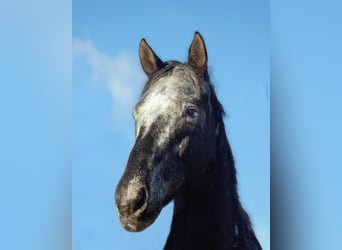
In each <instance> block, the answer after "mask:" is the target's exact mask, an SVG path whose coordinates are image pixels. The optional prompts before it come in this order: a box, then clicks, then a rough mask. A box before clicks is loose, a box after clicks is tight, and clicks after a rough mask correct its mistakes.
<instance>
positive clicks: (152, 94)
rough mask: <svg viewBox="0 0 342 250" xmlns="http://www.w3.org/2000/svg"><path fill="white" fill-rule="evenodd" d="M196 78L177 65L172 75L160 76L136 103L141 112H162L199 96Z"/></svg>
mask: <svg viewBox="0 0 342 250" xmlns="http://www.w3.org/2000/svg"><path fill="white" fill-rule="evenodd" d="M196 84H197V83H196V80H195V78H194V77H193V76H191V75H190V74H189V73H188V72H186V71H185V70H184V69H183V68H180V67H179V68H178V67H176V68H175V69H174V70H173V72H172V74H171V75H167V76H164V77H161V78H159V79H158V80H157V81H156V82H154V83H153V85H152V86H151V87H150V88H149V89H148V90H147V92H146V93H145V94H144V95H143V97H142V99H141V100H140V101H139V102H138V104H137V105H136V109H137V110H138V112H139V113H146V112H147V113H150V112H151V111H153V112H154V113H155V112H156V113H161V112H163V111H165V109H168V108H175V106H177V107H178V105H179V104H180V103H183V102H190V101H192V100H195V99H198V98H199V91H198V89H197V87H196Z"/></svg>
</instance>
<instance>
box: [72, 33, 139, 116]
mask: <svg viewBox="0 0 342 250" xmlns="http://www.w3.org/2000/svg"><path fill="white" fill-rule="evenodd" d="M72 53H73V58H74V59H75V58H77V57H80V56H85V58H86V60H87V63H88V64H89V66H90V68H91V77H92V80H93V81H94V82H95V83H97V84H101V85H104V86H105V87H106V88H107V89H108V90H109V91H110V93H111V96H112V100H113V112H114V114H115V116H117V117H120V116H121V115H122V114H125V113H130V110H129V109H131V108H132V107H133V105H134V102H135V101H137V97H138V95H139V91H140V90H141V88H142V83H143V81H144V76H143V74H142V71H141V70H140V69H139V67H140V66H139V65H137V64H138V63H137V61H136V55H134V56H133V55H130V54H128V53H121V54H118V55H117V56H115V57H111V56H109V55H107V54H105V53H103V52H101V51H99V50H98V49H97V48H96V47H95V45H94V44H93V43H92V42H90V41H82V40H79V39H73V45H72Z"/></svg>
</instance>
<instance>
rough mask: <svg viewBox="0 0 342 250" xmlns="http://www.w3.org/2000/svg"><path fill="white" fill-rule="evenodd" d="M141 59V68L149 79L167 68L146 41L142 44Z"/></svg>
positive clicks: (140, 47)
mask: <svg viewBox="0 0 342 250" xmlns="http://www.w3.org/2000/svg"><path fill="white" fill-rule="evenodd" d="M139 58H140V63H141V67H142V68H143V70H144V71H145V73H146V75H148V76H149V77H151V76H152V75H153V74H154V73H155V72H157V71H158V70H160V69H161V68H163V67H164V66H165V64H164V63H163V62H162V60H160V59H159V57H158V56H157V55H156V54H155V53H154V51H153V50H152V48H151V47H150V46H149V45H148V44H147V42H146V41H145V39H142V40H141V42H140V46H139Z"/></svg>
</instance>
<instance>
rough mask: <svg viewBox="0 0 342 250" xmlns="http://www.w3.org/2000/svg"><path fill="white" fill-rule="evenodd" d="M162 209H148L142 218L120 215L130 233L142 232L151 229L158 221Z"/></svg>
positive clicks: (123, 224)
mask: <svg viewBox="0 0 342 250" xmlns="http://www.w3.org/2000/svg"><path fill="white" fill-rule="evenodd" d="M161 210H162V207H160V208H155V209H152V208H148V209H147V210H146V211H145V212H144V213H143V214H141V215H140V216H138V217H137V216H135V215H134V214H133V215H130V216H122V215H120V213H119V218H120V222H121V224H122V226H123V227H124V228H125V229H126V230H127V231H129V232H141V231H143V230H145V229H146V228H147V227H149V226H150V225H151V224H153V222H154V221H155V220H156V219H157V217H158V215H159V214H160V211H161Z"/></svg>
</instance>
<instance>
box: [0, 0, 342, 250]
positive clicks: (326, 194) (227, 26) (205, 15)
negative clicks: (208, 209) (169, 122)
mask: <svg viewBox="0 0 342 250" xmlns="http://www.w3.org/2000/svg"><path fill="white" fill-rule="evenodd" d="M113 2H114V1H113ZM139 3H140V6H138V5H137V4H139ZM163 3H164V4H161V1H151V2H146V1H139V2H138V1H137V2H134V3H133V2H129V3H127V1H126V2H125V6H124V5H121V4H120V3H118V1H115V3H112V4H111V3H110V2H109V1H107V2H99V1H97V2H96V3H95V1H94V2H93V3H92V4H91V3H89V2H87V1H74V2H73V3H71V1H69V0H60V1H53V0H44V1H43V0H32V1H2V2H1V8H0V13H1V15H0V30H1V34H2V36H1V41H0V50H1V53H0V54H1V57H0V68H1V74H0V88H1V91H0V114H1V125H0V128H1V129H0V151H1V153H0V197H1V205H0V221H1V223H0V234H1V240H0V249H34V250H37V249H44V250H46V249H70V244H71V233H70V231H71V223H70V220H71V214H70V213H71V198H73V207H72V209H73V221H72V222H73V245H74V249H147V248H146V245H147V244H149V245H150V244H151V245H153V248H154V249H161V246H162V245H163V244H164V241H165V238H166V235H167V232H168V230H169V229H168V226H169V223H170V219H171V218H170V217H171V213H170V212H171V210H170V207H167V208H166V209H165V210H164V211H163V213H162V215H161V216H160V217H159V218H158V220H157V221H156V223H155V224H154V225H152V226H151V227H150V228H149V229H147V230H146V231H144V232H143V233H139V234H134V233H127V232H125V231H124V230H123V229H122V228H121V227H120V225H119V222H118V219H117V215H116V214H115V209H114V203H113V198H112V196H113V193H114V189H115V185H116V183H117V180H118V178H119V177H120V175H121V173H122V171H123V168H124V165H125V163H126V159H127V154H128V152H129V150H130V147H131V146H132V144H133V124H132V118H131V117H130V114H129V112H128V113H126V111H127V110H129V109H130V107H128V106H129V104H127V103H126V104H125V105H124V103H121V102H116V101H118V100H120V98H119V99H118V100H114V99H113V96H112V93H114V92H115V91H114V90H112V92H111V90H110V89H109V87H108V86H111V85H109V84H107V85H106V83H108V82H112V81H113V77H111V74H110V73H108V71H101V72H100V73H99V72H96V71H95V70H94V69H95V68H96V67H95V66H94V65H96V64H94V65H93V66H91V65H90V62H89V58H88V57H89V55H100V58H102V59H103V58H109V63H108V60H107V59H104V60H100V62H101V63H100V66H101V67H100V68H103V67H102V66H105V65H113V62H116V61H118V60H119V61H120V62H125V64H126V68H128V69H129V72H136V74H132V75H129V77H128V78H130V77H133V79H135V80H127V78H126V77H127V74H124V72H126V71H124V70H118V68H120V67H119V66H118V65H116V66H115V67H113V66H111V67H113V72H114V73H120V74H119V75H120V79H121V81H120V82H123V80H126V82H125V84H127V85H128V86H131V87H129V88H133V89H134V90H135V91H139V90H140V89H141V86H142V82H143V81H144V79H142V80H140V77H144V76H143V74H142V72H141V70H140V68H139V66H137V65H139V63H138V61H137V46H138V43H139V41H140V39H141V38H142V37H145V38H147V39H148V41H149V43H150V44H151V45H152V46H153V48H154V49H155V50H156V51H157V52H158V54H159V55H160V56H161V57H162V58H163V59H171V58H172V59H178V60H182V59H183V60H184V59H185V58H186V52H187V48H188V46H189V43H190V42H191V39H192V36H193V32H194V31H195V30H199V31H200V32H201V33H202V35H203V36H204V38H205V40H206V42H207V46H208V52H209V66H210V70H211V73H212V77H213V81H214V83H215V85H216V87H217V90H218V95H219V97H220V100H221V101H222V102H223V103H224V106H225V108H226V110H227V111H228V113H229V115H228V116H227V118H226V120H225V121H226V128H227V131H228V135H229V138H230V142H231V144H232V147H233V150H234V154H235V157H236V158H237V161H238V164H237V167H238V170H239V176H238V178H239V183H240V191H241V192H240V194H241V196H242V200H243V202H244V204H245V207H246V208H247V210H248V211H249V212H250V214H251V217H252V218H253V221H254V224H255V228H256V231H257V234H258V235H259V238H260V239H261V242H262V244H263V245H264V248H265V249H269V232H270V231H269V204H268V202H269V201H268V197H269V189H268V187H269V148H268V147H269V145H268V142H269V137H268V136H269V124H268V118H269V117H267V116H268V114H269V112H268V111H269V110H268V109H269V100H268V99H267V98H264V97H262V96H263V95H264V94H263V93H265V96H266V97H267V96H268V93H269V88H267V87H266V91H265V92H263V91H262V89H263V87H260V88H259V87H256V88H255V86H259V85H263V84H264V83H266V85H268V81H269V79H268V76H269V75H270V73H271V82H272V88H271V90H272V91H271V93H272V94H271V98H272V109H271V113H272V116H271V118H272V126H271V129H272V130H271V133H272V137H271V138H272V166H271V169H272V174H271V179H272V205H275V206H272V213H273V214H272V218H276V220H272V224H273V223H274V224H273V225H272V229H273V230H272V235H273V237H274V241H273V242H272V245H273V247H277V246H278V248H283V249H294V250H295V249H300V250H302V249H303V250H304V249H305V250H306V249H311V250H315V249H336V250H339V249H340V245H341V244H340V238H341V233H340V232H341V228H342V217H341V216H340V215H341V211H342V202H341V199H340V198H339V197H340V190H341V175H342V173H341V157H340V156H341V148H342V147H341V143H342V133H341V127H342V119H341V106H342V98H341V93H342V84H341V82H342V79H341V77H342V74H341V68H342V67H341V58H342V47H341V44H342V43H341V41H342V29H341V28H340V23H341V13H340V12H341V11H340V10H341V1H338V0H325V1H309V0H306V1H305V0H304V1H291V0H287V1H272V2H271V3H272V4H271V6H270V15H271V21H270V23H268V3H267V2H261V1H259V2H258V4H257V3H255V1H235V2H227V1H226V2H225V3H223V2H221V4H218V3H215V4H214V3H213V1H211V2H210V3H209V1H208V2H203V1H202V2H201V1H196V2H194V1H193V2H191V1H182V2H180V1H179V2H175V1H172V2H171V1H164V2H163ZM72 5H73V13H72ZM178 5H179V6H178ZM256 5H257V6H256ZM153 6H157V7H153ZM133 7H134V8H133ZM72 14H73V16H72ZM72 24H73V29H71V28H72ZM269 29H270V36H269V35H268V33H269ZM72 32H73V33H74V34H73V36H74V42H75V41H76V42H77V41H80V42H83V43H81V44H84V43H85V42H86V41H89V42H91V44H92V46H90V48H91V49H90V50H85V49H84V47H83V52H82V50H78V53H79V54H78V55H75V54H74V56H72V46H71V44H72ZM268 37H270V44H269V40H268ZM85 44H87V43H85ZM79 45H80V44H79ZM269 45H270V48H271V51H272V53H271V55H270V54H269V48H268V46H269ZM80 48H82V46H81V47H79V49H80ZM94 48H95V50H94ZM88 49H89V47H88ZM85 51H88V52H87V53H88V54H87V53H85ZM89 51H92V52H96V53H93V54H89ZM74 52H75V51H74ZM81 52H82V53H81ZM103 56H104V57H103ZM270 56H271V58H270ZM96 58H98V57H95V59H96ZM269 58H270V60H271V69H269ZM72 61H73V65H71V62H72ZM103 61H107V63H103ZM95 62H99V61H96V60H95V61H93V63H95ZM114 64H115V63H114ZM127 64H128V66H127ZM132 65H133V66H132ZM72 68H73V78H74V79H73V80H74V82H73V84H74V86H71V85H72V72H71V70H72ZM139 71H140V73H138V72H139ZM269 71H270V72H269ZM108 79H111V80H110V81H109V80H108ZM130 79H131V78H130ZM119 86H120V85H119ZM135 91H134V93H133V92H132V93H133V95H135ZM128 92H130V91H128ZM126 94H127V93H126ZM71 95H73V96H71ZM132 99H134V97H132ZM132 102H133V101H132ZM114 104H115V105H114ZM118 105H121V106H118ZM126 105H127V108H125V107H126ZM116 107H120V109H117V110H122V114H120V115H121V117H118V116H117V113H115V112H114V110H115V108H116ZM266 110H267V112H266ZM71 111H72V112H71ZM126 115H127V116H126ZM122 116H123V117H122ZM256 117H257V118H256ZM252 118H253V119H252ZM72 126H73V127H72ZM71 127H72V131H71ZM71 137H72V138H71ZM71 139H72V140H71ZM274 141H275V142H276V143H274ZM71 144H72V147H71ZM278 153H280V156H279V155H278ZM274 161H280V162H281V165H280V166H279V165H275V164H274ZM254 164H255V165H258V166H257V167H255V168H254V166H255V165H254ZM71 172H73V178H71V176H70V173H71ZM71 183H72V184H73V186H72V197H71ZM265 186H266V187H265ZM278 189H280V191H279V190H278ZM265 197H266V198H265ZM264 198H265V199H264ZM273 198H274V199H273ZM279 200H280V201H281V203H280V205H284V206H281V207H278V206H277V205H279V204H277V203H278V202H277V201H279ZM273 216H274V217H273ZM277 224H278V225H277ZM277 226H278V228H277ZM278 229H279V230H278ZM265 235H266V236H265ZM265 242H266V243H265ZM148 249H152V247H151V248H148Z"/></svg>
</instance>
